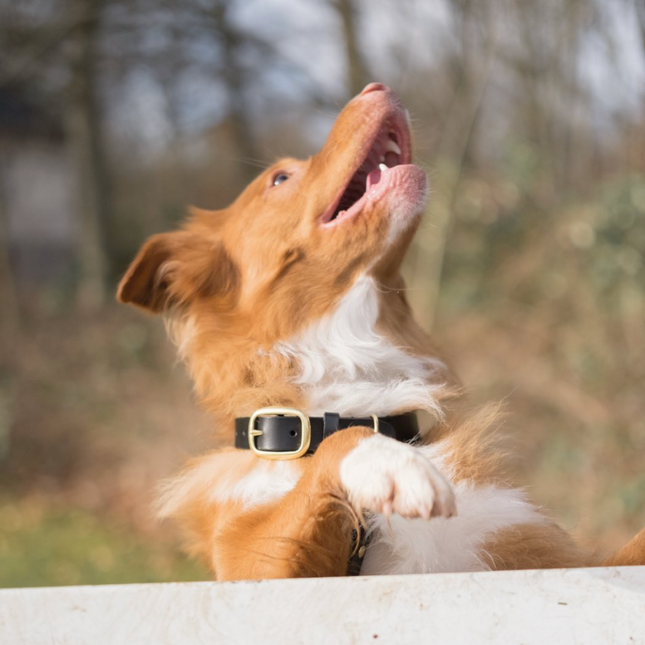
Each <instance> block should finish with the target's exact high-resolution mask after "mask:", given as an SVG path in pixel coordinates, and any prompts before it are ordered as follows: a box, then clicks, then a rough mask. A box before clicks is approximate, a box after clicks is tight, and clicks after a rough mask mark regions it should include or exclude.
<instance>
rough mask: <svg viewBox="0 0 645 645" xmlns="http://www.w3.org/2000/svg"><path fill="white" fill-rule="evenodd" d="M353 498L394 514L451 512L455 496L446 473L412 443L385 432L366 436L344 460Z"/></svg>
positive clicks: (364, 506)
mask: <svg viewBox="0 0 645 645" xmlns="http://www.w3.org/2000/svg"><path fill="white" fill-rule="evenodd" d="M340 479H341V483H342V485H343V487H344V489H345V491H346V493H347V496H348V498H349V501H350V503H351V504H352V505H353V506H354V508H355V509H356V510H357V511H358V512H360V511H362V510H367V511H372V512H374V513H382V514H383V515H386V516H389V515H391V514H392V513H398V514H399V515H402V516H403V517H407V518H416V517H422V518H424V519H426V520H428V519H430V518H431V517H438V516H440V517H452V516H453V515H456V513H457V510H456V506H455V496H454V494H453V491H452V488H451V486H450V484H448V482H447V481H446V480H445V479H444V477H443V475H441V473H440V472H439V471H438V470H437V469H436V468H435V467H434V466H433V465H432V463H431V462H430V461H428V459H426V458H425V457H424V456H423V455H422V454H421V452H420V451H418V450H416V449H415V448H413V447H412V446H409V445H407V444H403V443H399V442H397V441H395V440H394V439H390V438H388V437H384V436H383V435H374V436H371V437H369V438H367V439H363V440H362V441H361V442H360V443H359V444H358V445H357V446H356V448H354V449H353V450H352V451H351V452H350V453H349V454H348V455H347V456H346V457H345V458H344V459H343V460H342V462H341V464H340Z"/></svg>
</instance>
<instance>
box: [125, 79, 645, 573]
mask: <svg viewBox="0 0 645 645" xmlns="http://www.w3.org/2000/svg"><path fill="white" fill-rule="evenodd" d="M402 114H403V112H402V108H401V106H400V104H399V102H398V99H397V98H396V97H395V96H394V95H393V94H392V93H391V92H390V91H389V90H387V88H382V86H379V87H374V86H370V87H368V88H366V90H365V91H364V92H363V94H361V95H360V96H359V97H357V98H356V99H354V100H353V101H352V102H350V103H349V105H348V106H347V107H346V108H345V109H344V110H343V111H342V113H341V114H340V116H339V118H338V120H337V122H336V124H335V125H334V127H333V130H332V132H331V134H330V136H329V138H328V140H327V142H326V143H325V145H324V146H323V148H322V149H321V151H320V152H319V153H318V154H316V155H315V156H314V157H312V158H311V159H309V160H307V161H298V160H295V159H282V160H280V161H278V162H277V163H276V164H274V165H273V166H271V168H269V169H267V170H266V171H265V172H263V173H262V174H261V175H260V176H259V177H258V178H257V179H255V180H254V181H253V182H252V183H251V184H250V185H249V186H248V187H247V189H246V190H245V191H244V192H243V193H242V195H241V196H240V197H239V198H238V199H237V200H236V201H235V202H234V203H233V204H232V205H231V206H230V207H229V208H227V209H224V210H222V211H218V212H208V211H202V210H197V209H194V210H193V212H192V215H191V217H190V219H189V220H188V221H187V222H186V223H185V224H184V225H183V227H182V228H181V230H179V231H175V232H171V233H164V234H160V235H156V236H154V237H152V238H151V239H150V240H149V241H148V242H147V243H146V244H145V245H144V246H143V248H142V249H141V251H140V252H139V254H138V255H137V257H136V258H135V260H134V261H133V263H132V265H131V267H130V269H129V270H128V272H127V273H126V275H125V276H124V278H123V280H122V281H121V284H120V286H119V291H118V298H119V300H120V301H121V302H129V303H132V304H134V305H137V306H139V307H142V308H144V309H146V310H148V311H151V312H153V313H159V312H166V313H168V314H169V316H170V320H169V331H170V334H171V336H172V337H173V338H174V340H175V342H176V343H177V346H178V349H179V353H180V355H181V357H182V358H183V360H184V361H185V362H186V364H187V366H188V369H189V371H190V373H191V375H192V378H193V380H194V383H195V389H196V392H197V394H198V396H199V397H200V399H201V401H202V403H203V404H204V406H205V407H206V408H207V409H208V410H209V411H210V412H211V413H213V414H214V415H215V417H216V420H217V427H218V429H219V432H220V433H221V435H222V438H223V437H226V438H228V437H230V431H229V430H228V429H229V428H231V426H232V422H233V419H234V418H235V417H238V416H249V415H250V414H251V413H252V412H253V411H254V410H256V409H257V408H259V407H263V406H268V405H280V406H290V407H297V408H301V407H303V405H304V404H305V396H304V393H303V390H302V388H301V387H300V386H299V385H298V383H297V379H296V376H297V374H298V370H299V365H298V361H297V358H296V359H293V358H289V357H288V356H287V355H284V354H277V353H275V352H272V351H271V349H272V348H273V347H274V345H275V344H276V343H277V342H279V341H284V340H286V339H289V338H292V337H293V336H294V335H295V334H296V333H297V332H299V331H301V330H303V329H304V328H306V327H307V325H309V324H310V323H312V322H313V321H317V320H320V319H321V318H322V317H323V316H325V315H327V314H329V313H331V312H332V311H333V310H334V308H335V307H336V305H337V304H338V303H339V301H340V300H341V298H342V297H343V296H344V295H345V294H346V293H347V292H348V290H349V289H350V287H351V286H352V284H353V283H354V282H355V280H356V279H357V276H359V275H363V274H368V275H369V276H371V277H372V278H373V279H374V280H375V281H376V283H377V284H378V285H379V287H380V289H379V295H378V299H379V318H378V321H377V327H378V331H379V332H380V333H381V335H382V336H383V337H385V338H387V339H389V341H390V342H391V343H392V344H393V345H394V346H396V347H400V348H404V349H405V352H406V353H407V354H408V355H409V356H412V357H437V352H436V349H435V348H434V346H433V345H432V343H431V341H430V339H429V338H428V336H427V335H426V334H425V333H424V332H423V331H422V329H421V328H420V327H419V326H418V325H417V323H416V322H415V321H414V320H413V318H412V315H411V312H410V307H409V305H408V303H407V300H406V297H405V289H404V284H403V280H402V278H401V276H400V274H399V266H400V264H401V261H402V259H403V257H404V255H405V252H406V250H407V247H408V245H409V243H410V240H411V238H412V236H413V234H414V231H415V229H416V227H417V225H418V222H419V219H420V216H421V212H422V209H423V203H422V201H423V200H422V199H421V197H419V200H420V201H419V203H418V205H415V202H414V196H415V195H417V196H420V195H421V194H422V193H423V191H424V185H425V184H424V181H422V179H421V178H420V177H421V175H420V174H419V173H420V171H418V169H415V167H413V166H405V165H404V166H401V169H400V170H399V171H398V174H395V175H393V176H394V177H395V178H396V182H394V180H392V181H393V184H392V186H393V187H392V190H391V192H392V195H390V194H389V193H388V194H387V195H385V196H383V197H382V198H379V199H374V200H373V201H371V202H370V201H367V202H366V203H365V206H364V207H363V209H362V210H361V211H360V212H359V213H358V215H355V216H353V217H351V218H349V217H348V218H347V219H346V220H345V221H340V218H339V221H338V222H337V225H334V226H329V225H326V224H327V222H325V221H324V217H325V215H324V214H325V213H328V212H329V208H330V205H331V204H334V202H335V201H337V200H338V199H339V197H340V194H341V193H342V191H343V187H344V186H346V185H347V183H348V181H349V180H350V179H351V177H352V176H353V175H354V173H355V172H356V170H357V168H358V167H359V166H360V165H361V163H362V161H363V160H364V159H365V157H366V154H368V153H369V150H370V146H371V145H372V142H373V140H374V137H376V136H379V132H380V131H382V130H383V128H390V129H398V130H397V131H398V132H399V134H400V138H401V139H402V141H400V143H401V145H402V146H403V147H404V151H403V152H402V153H401V155H402V156H403V157H406V158H409V156H410V150H409V136H408V135H407V134H406V133H407V126H406V125H404V124H403V122H402V120H401V119H402V117H401V115H402ZM406 137H407V138H406ZM406 146H407V148H406ZM280 173H287V174H288V175H289V180H288V181H287V182H284V183H283V184H280V185H277V186H274V185H273V178H274V177H276V175H278V174H280ZM397 182H398V183H397ZM397 191H398V192H397ZM399 203H405V204H409V205H410V207H409V208H410V209H411V210H410V213H408V215H407V217H408V221H407V222H405V226H404V227H403V230H402V232H400V233H399V234H398V236H397V237H396V239H395V242H392V240H391V238H392V236H391V235H390V232H391V230H393V227H394V226H395V223H393V221H392V220H393V215H392V212H393V209H394V208H395V207H397V205H398V204H399ZM321 218H323V219H322V220H321ZM428 378H429V379H430V377H428ZM432 379H434V380H433V381H430V380H428V386H431V385H434V386H436V385H437V383H439V382H441V383H444V384H445V387H444V389H443V390H442V392H441V393H439V395H438V396H439V398H440V400H441V402H443V403H445V402H447V401H448V400H450V399H454V398H455V397H456V396H457V393H458V387H459V383H458V381H457V379H456V378H455V377H454V376H452V374H451V373H450V371H449V370H448V369H447V368H446V369H442V368H440V367H438V368H437V369H436V370H435V372H434V373H433V374H432ZM330 411H331V410H330ZM334 411H336V410H334ZM337 411H338V412H341V413H342V412H343V411H342V410H337ZM496 416H497V414H496V410H495V409H492V408H491V409H488V410H485V411H483V412H480V413H478V414H476V415H473V416H471V417H466V418H460V420H458V419H457V417H454V416H453V417H450V416H448V419H447V420H446V421H445V422H443V423H440V424H439V425H437V426H436V427H435V428H434V431H433V432H432V439H433V440H435V441H441V440H443V441H444V442H445V444H446V446H447V450H448V452H447V456H446V462H447V466H448V467H449V468H450V470H451V472H452V476H453V481H454V483H457V484H458V483H460V482H468V485H471V486H473V487H475V488H476V487H478V486H479V487H482V486H490V485H498V486H507V484H505V478H504V476H503V475H502V474H501V473H502V471H501V470H500V462H502V461H503V459H502V455H501V454H500V453H499V451H498V450H497V449H496V448H495V447H494V444H493V443H492V441H491V439H490V437H491V433H490V432H489V428H490V427H491V426H492V425H494V422H495V419H496ZM371 434H372V430H370V429H367V428H352V429H349V430H345V431H343V432H339V433H336V434H334V435H332V436H331V437H329V438H327V439H326V440H325V441H324V442H323V444H322V445H321V447H320V448H319V450H318V451H317V452H316V454H315V455H313V456H312V457H308V458H303V459H300V460H298V461H295V462H289V463H288V464H287V465H284V463H282V465H280V464H278V463H275V462H267V461H264V460H261V459H259V458H257V457H256V456H255V455H254V454H253V453H251V452H250V451H239V450H233V449H225V450H221V451H217V452H213V453H209V454H207V455H204V456H202V457H200V458H198V459H195V460H193V461H192V462H191V463H189V464H188V466H187V467H186V469H185V471H184V472H183V473H182V474H180V475H179V476H178V477H177V478H175V479H174V480H172V481H171V482H169V483H168V484H167V486H166V489H165V492H164V494H163V495H162V499H161V502H160V512H161V514H162V515H165V516H172V517H175V518H176V519H177V520H178V521H179V522H180V524H181V525H182V526H183V527H184V529H185V530H186V532H187V535H188V539H189V544H190V548H191V550H192V551H193V552H194V553H196V554H199V555H201V556H202V557H204V558H205V559H206V561H207V562H208V564H209V566H210V567H211V568H212V569H213V571H214V572H215V574H216V576H217V578H218V579H220V580H229V579H240V578H274V577H298V576H314V575H316V576H319V575H344V574H345V569H346V563H347V558H348V556H349V550H350V548H351V544H350V532H351V528H352V527H354V528H355V527H356V526H357V522H358V521H359V519H360V517H359V516H360V515H361V509H356V508H353V507H352V506H351V504H350V503H349V500H348V495H347V491H345V490H344V489H343V485H342V482H341V478H340V464H341V462H342V460H343V459H344V458H345V457H346V456H347V455H348V454H350V453H351V452H352V450H354V449H355V448H356V446H357V445H358V443H359V442H360V441H361V440H362V439H366V438H368V437H370V436H371ZM229 441H230V439H229ZM278 471H280V472H282V474H283V475H284V474H285V473H286V474H287V475H288V477H291V478H292V479H293V482H294V484H293V486H292V488H291V489H290V490H288V491H285V492H284V493H283V494H279V495H278V494H275V495H274V496H273V497H271V496H269V497H268V498H267V499H264V500H263V501H262V502H261V503H257V504H249V503H248V500H247V499H246V498H245V495H246V494H247V493H246V492H245V491H246V489H251V490H252V489H253V486H260V487H261V486H263V485H264V484H263V483H262V482H265V481H270V478H271V477H272V476H273V473H276V472H278ZM263 478H265V479H263ZM266 478H269V479H266ZM296 480H297V481H296ZM243 482H246V484H245V486H246V489H245V490H244V491H241V489H240V485H241V483H243ZM258 494H264V491H263V490H261V489H260V490H258ZM480 548H481V552H482V558H483V559H484V560H485V562H486V564H487V565H488V566H490V567H491V568H522V567H532V566H540V567H551V566H580V565H582V564H585V563H589V562H590V560H589V558H588V557H587V556H586V555H585V554H584V553H582V552H581V551H580V550H579V549H578V548H577V547H576V546H575V544H574V543H573V541H572V540H571V539H570V538H569V536H568V535H567V534H566V533H564V531H562V530H561V529H559V528H558V527H557V526H555V524H552V523H544V524H540V525H534V524H526V525H516V526H513V527H512V528H507V529H503V530H499V531H497V532H496V533H495V534H493V535H489V536H487V539H486V540H485V541H484V542H482V544H481V545H480ZM610 562H611V563H613V564H621V563H630V564H631V563H637V562H640V563H645V536H644V535H643V534H641V535H640V536H639V537H638V538H636V539H635V540H634V541H633V542H632V543H630V545H628V546H627V547H625V549H623V551H621V552H619V553H618V554H617V555H616V556H614V558H613V559H612V560H610Z"/></svg>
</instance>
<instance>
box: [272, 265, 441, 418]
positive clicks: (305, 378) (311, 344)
mask: <svg viewBox="0 0 645 645" xmlns="http://www.w3.org/2000/svg"><path fill="white" fill-rule="evenodd" d="M377 289H378V287H377V285H376V283H375V281H374V280H373V279H372V278H369V277H361V278H359V279H358V280H357V281H356V283H355V284H354V286H353V287H352V288H351V290H350V291H349V292H348V293H347V294H346V295H345V296H344V297H343V299H342V300H341V301H340V303H339V305H338V307H337V308H336V310H335V311H334V313H332V314H331V315H329V316H326V317H325V318H323V319H321V320H319V321H316V322H315V323H314V324H313V325H311V326H310V327H309V328H307V329H305V330H304V331H303V332H302V333H300V334H298V335H297V336H296V337H294V338H292V339H290V340H289V341H287V342H282V343H279V344H278V345H276V347H275V351H277V352H279V353H281V354H283V355H285V356H288V357H290V358H293V359H294V360H296V361H297V362H298V363H299V364H300V366H301V372H300V375H299V377H298V379H297V383H298V384H299V385H300V386H301V387H302V388H303V390H304V392H305V395H306V397H307V402H308V405H307V410H308V412H309V414H311V415H316V416H317V415H321V414H322V413H323V412H338V413H340V414H342V415H346V416H369V415H371V414H376V415H379V416H385V415H388V414H393V413H394V412H397V411H403V410H415V409H416V410H427V411H428V412H430V413H432V414H434V415H435V416H440V415H441V410H440V407H439V403H438V402H437V399H436V397H435V394H436V392H437V391H438V390H439V389H440V387H441V385H440V384H433V383H432V380H433V374H434V373H435V371H436V370H437V369H438V368H443V364H442V363H441V361H439V360H438V359H432V358H427V357H424V358H420V357H415V356H412V355H410V354H408V353H406V352H405V351H404V349H401V348H399V347H396V346H395V345H394V344H392V342H390V340H389V339H387V338H385V337H383V336H382V335H380V334H379V333H378V332H377V331H376V322H377V319H378V313H379V312H378V295H377V293H378V292H377Z"/></svg>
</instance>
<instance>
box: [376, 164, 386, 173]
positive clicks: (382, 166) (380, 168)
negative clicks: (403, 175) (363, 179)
mask: <svg viewBox="0 0 645 645" xmlns="http://www.w3.org/2000/svg"><path fill="white" fill-rule="evenodd" d="M378 169H379V170H380V171H381V172H385V171H386V170H387V169H388V167H387V166H386V165H385V164H384V163H380V164H379V165H378Z"/></svg>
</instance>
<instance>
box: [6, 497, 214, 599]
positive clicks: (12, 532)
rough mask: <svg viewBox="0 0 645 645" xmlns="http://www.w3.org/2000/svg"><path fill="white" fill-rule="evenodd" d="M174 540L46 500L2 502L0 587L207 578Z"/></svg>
mask: <svg viewBox="0 0 645 645" xmlns="http://www.w3.org/2000/svg"><path fill="white" fill-rule="evenodd" d="M205 579H207V572H206V570H205V569H204V568H202V567H201V566H199V565H198V564H197V563H195V562H193V561H191V560H189V559H188V558H187V557H186V556H185V555H183V554H182V553H181V552H180V551H179V549H178V547H177V545H176V544H174V543H169V542H167V541H165V542H160V541H159V540H158V539H146V538H145V537H144V536H142V535H141V534H137V533H134V532H133V531H132V530H131V529H129V528H128V526H127V525H125V524H122V523H121V522H117V521H115V520H113V519H105V518H102V517H100V516H96V515H95V514H93V513H90V512H88V511H86V510H83V509H80V508H67V507H60V508H48V507H47V505H46V503H45V502H44V500H21V501H20V502H19V501H18V500H12V499H3V500H2V501H0V587H43V586H59V585H82V584H116V583H134V582H139V583H140V582H168V581H190V580H205Z"/></svg>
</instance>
